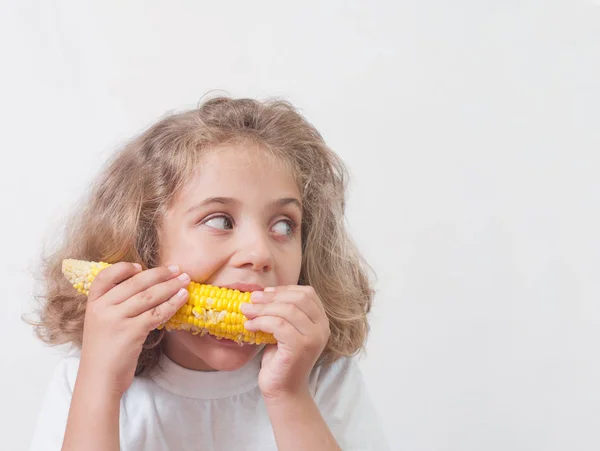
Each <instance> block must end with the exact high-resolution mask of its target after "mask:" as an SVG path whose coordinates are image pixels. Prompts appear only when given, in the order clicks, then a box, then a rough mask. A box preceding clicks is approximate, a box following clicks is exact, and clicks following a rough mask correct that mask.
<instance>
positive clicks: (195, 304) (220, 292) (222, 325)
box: [62, 259, 277, 344]
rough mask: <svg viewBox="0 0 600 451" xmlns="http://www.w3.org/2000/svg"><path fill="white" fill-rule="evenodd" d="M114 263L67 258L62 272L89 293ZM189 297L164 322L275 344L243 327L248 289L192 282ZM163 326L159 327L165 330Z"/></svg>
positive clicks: (242, 340)
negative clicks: (242, 306)
mask: <svg viewBox="0 0 600 451" xmlns="http://www.w3.org/2000/svg"><path fill="white" fill-rule="evenodd" d="M109 266H111V264H110V263H105V262H90V261H84V260H75V259H65V260H63V263H62V273H63V274H64V275H65V277H66V278H67V280H68V281H69V282H70V283H71V284H72V285H73V288H75V289H76V290H77V291H78V292H79V293H82V294H84V295H86V296H88V295H89V289H90V287H91V285H92V282H93V281H94V279H95V278H96V276H97V275H98V273H99V272H100V271H102V270H103V269H105V268H108V267H109ZM187 290H188V293H189V296H188V300H187V303H185V304H184V305H183V306H182V307H180V308H179V310H178V311H177V312H176V313H175V315H173V316H172V317H171V318H170V319H169V320H168V321H167V322H166V323H165V324H164V328H165V329H166V330H168V331H170V330H186V331H190V332H192V333H193V334H194V335H196V334H202V335H205V334H207V333H208V334H210V335H213V336H215V337H217V338H227V339H229V340H233V341H236V342H238V343H240V344H243V343H248V344H261V343H276V342H277V341H276V340H275V338H274V337H273V335H272V334H269V333H266V332H262V331H257V332H251V331H249V330H246V329H245V328H244V322H245V321H246V320H247V318H246V317H245V316H244V315H243V314H242V312H241V310H240V307H241V304H242V303H244V302H251V301H250V293H249V292H240V291H239V290H232V289H228V288H221V287H217V286H214V285H208V284H200V283H197V282H193V281H192V282H190V284H189V285H188V287H187ZM162 327H163V326H160V327H159V329H162Z"/></svg>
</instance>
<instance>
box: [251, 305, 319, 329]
mask: <svg viewBox="0 0 600 451" xmlns="http://www.w3.org/2000/svg"><path fill="white" fill-rule="evenodd" d="M242 313H243V314H244V315H246V318H249V319H254V318H257V317H262V316H275V317H278V318H283V319H284V320H286V321H287V322H288V323H290V324H291V325H292V326H294V327H295V328H296V329H298V332H300V333H301V334H302V335H310V334H311V331H313V330H315V323H313V322H312V321H311V320H310V318H309V317H308V316H307V315H306V313H304V312H303V311H302V310H300V309H299V308H298V307H297V306H296V305H294V304H289V303H279V302H273V303H271V304H260V305H252V304H242Z"/></svg>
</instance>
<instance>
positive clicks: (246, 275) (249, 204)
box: [160, 144, 302, 371]
mask: <svg viewBox="0 0 600 451" xmlns="http://www.w3.org/2000/svg"><path fill="white" fill-rule="evenodd" d="M300 202H301V199H300V192H299V191H298V187H297V186H296V182H295V180H294V178H293V175H292V172H291V171H290V170H289V169H288V168H286V167H285V166H284V165H283V164H282V162H279V161H276V160H275V159H274V158H272V157H269V156H268V155H266V152H265V151H264V150H262V149H260V148H256V147H255V146H249V145H244V144H228V145H224V146H220V147H218V148H216V149H211V150H209V151H207V152H205V153H204V155H203V157H202V159H201V161H200V165H199V167H198V170H197V172H196V173H195V175H194V176H193V177H192V179H191V180H190V181H189V183H188V184H187V185H186V186H184V187H183V189H182V191H181V192H180V193H179V195H178V196H177V198H176V199H175V202H174V205H173V207H172V208H171V210H170V212H169V213H168V215H167V217H166V218H165V220H164V223H163V228H162V233H163V245H162V248H161V261H160V264H161V265H170V264H177V265H179V267H180V268H181V270H182V271H184V272H187V273H188V274H189V275H190V277H191V278H192V280H193V281H195V282H200V283H207V284H212V285H218V286H222V287H232V288H237V289H239V290H240V291H257V290H262V289H263V288H265V287H269V286H276V285H296V284H297V283H298V279H299V276H300V264H301V259H302V251H301V239H300V236H301V230H300V224H301V222H302V207H301V203H300ZM234 285H235V286H234ZM162 344H163V349H164V352H165V353H166V355H167V356H168V357H169V358H171V359H172V360H173V361H175V362H176V363H178V364H179V365H181V366H184V367H186V368H190V369H195V370H203V371H207V370H233V369H237V368H240V367H241V366H243V365H244V364H246V363H247V362H248V361H249V360H251V359H252V358H253V357H254V356H255V355H256V354H257V353H258V352H259V351H260V349H261V346H257V345H246V344H244V345H242V346H240V345H239V344H237V343H235V342H233V341H231V340H217V339H216V338H214V337H213V336H211V335H208V334H207V335H204V336H200V335H193V334H192V333H191V332H187V331H171V332H167V333H165V336H164V339H163V343H162Z"/></svg>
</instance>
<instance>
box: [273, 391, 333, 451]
mask: <svg viewBox="0 0 600 451" xmlns="http://www.w3.org/2000/svg"><path fill="white" fill-rule="evenodd" d="M266 406H267V412H268V414H269V418H270V419H271V425H272V427H273V432H274V434H275V441H276V442H277V449H278V450H279V451H295V450H302V451H304V450H307V449H310V450H315V451H326V450H327V451H329V450H331V451H333V450H335V451H340V449H341V448H340V447H339V446H338V444H337V443H336V441H335V438H334V437H333V434H332V433H331V431H330V430H329V428H328V427H327V424H326V423H325V421H324V420H323V417H322V416H321V413H320V412H319V409H318V407H317V405H316V403H315V402H314V400H313V399H312V397H311V395H310V393H309V392H308V391H307V392H306V393H303V394H299V395H295V396H293V395H292V396H289V397H284V398H280V399H269V400H266Z"/></svg>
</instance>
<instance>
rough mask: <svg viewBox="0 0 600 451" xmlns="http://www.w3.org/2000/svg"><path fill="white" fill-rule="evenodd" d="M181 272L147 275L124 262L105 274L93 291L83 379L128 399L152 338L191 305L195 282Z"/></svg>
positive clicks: (160, 271)
mask: <svg viewBox="0 0 600 451" xmlns="http://www.w3.org/2000/svg"><path fill="white" fill-rule="evenodd" d="M178 274H179V268H177V267H170V268H166V267H157V268H152V269H148V270H146V271H141V266H140V265H138V264H133V263H126V262H120V263H116V264H114V265H112V266H109V267H108V268H106V269H103V270H102V271H100V273H99V274H98V276H96V278H95V279H94V282H93V283H92V286H91V288H90V292H89V296H88V303H87V307H86V312H85V320H84V325H83V344H82V348H81V364H80V373H83V374H84V377H86V378H92V379H94V381H95V382H96V383H97V385H98V388H99V389H108V390H110V391H115V392H117V393H118V394H119V395H122V394H123V393H124V392H125V390H127V389H128V388H129V386H130V385H131V383H132V382H133V377H134V374H135V368H136V365H137V360H138V357H139V355H140V353H141V352H142V345H143V344H144V341H145V340H146V337H147V336H148V333H149V332H150V331H151V330H153V329H155V328H156V327H157V326H159V325H160V324H162V323H164V322H165V321H167V320H168V319H169V318H170V317H171V316H173V315H174V314H175V313H176V311H177V310H178V309H179V307H181V306H182V305H183V304H185V302H186V301H187V297H188V291H187V289H185V287H187V285H188V284H189V282H190V278H189V276H188V275H187V274H185V273H184V274H181V275H179V277H176V276H177V275H178Z"/></svg>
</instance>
